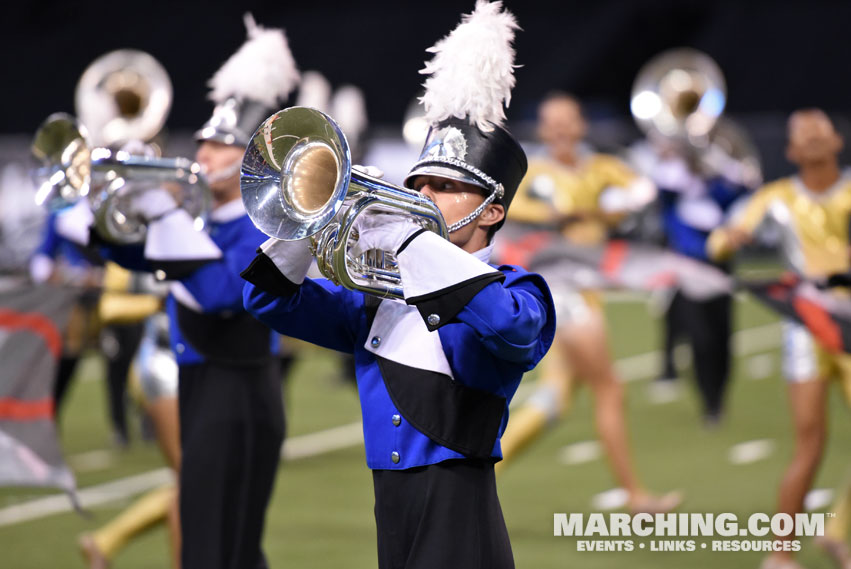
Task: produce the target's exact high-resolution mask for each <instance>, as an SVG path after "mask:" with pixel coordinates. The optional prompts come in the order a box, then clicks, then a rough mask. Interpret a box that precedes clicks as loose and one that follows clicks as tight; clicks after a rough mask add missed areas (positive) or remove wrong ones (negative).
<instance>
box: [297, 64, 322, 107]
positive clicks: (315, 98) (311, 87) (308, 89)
mask: <svg viewBox="0 0 851 569" xmlns="http://www.w3.org/2000/svg"><path fill="white" fill-rule="evenodd" d="M330 101H331V83H329V82H328V80H327V79H326V78H325V76H324V75H322V74H321V73H319V72H318V71H305V72H304V73H302V74H301V86H300V87H299V89H298V98H296V101H295V104H296V106H297V107H312V108H314V109H317V110H320V111H322V112H323V113H326V112H328V108H329V106H330V104H331V102H330Z"/></svg>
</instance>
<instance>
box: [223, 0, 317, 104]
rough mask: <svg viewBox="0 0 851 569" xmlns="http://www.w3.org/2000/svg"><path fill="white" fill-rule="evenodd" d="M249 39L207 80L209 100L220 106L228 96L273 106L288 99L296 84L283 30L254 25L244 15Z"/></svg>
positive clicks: (291, 55) (248, 16)
mask: <svg viewBox="0 0 851 569" xmlns="http://www.w3.org/2000/svg"><path fill="white" fill-rule="evenodd" d="M245 27H246V28H247V30H248V39H247V40H246V41H245V43H244V44H242V46H241V47H240V48H239V50H237V52H236V53H234V54H233V55H232V56H230V59H228V60H227V61H226V62H225V64H224V65H222V67H221V69H219V70H218V71H216V74H215V75H213V78H212V79H210V82H209V86H210V88H211V89H212V91H210V99H212V100H213V101H214V102H215V103H217V104H218V103H222V102H224V101H225V100H227V99H228V98H230V97H236V98H238V99H253V100H255V101H259V102H261V103H263V104H264V105H266V106H267V107H274V106H276V105H277V104H278V103H279V102H280V101H283V100H284V99H286V98H287V96H289V94H290V93H291V92H292V90H293V89H295V87H296V85H298V82H299V78H300V77H299V72H298V69H297V68H296V65H295V60H294V59H293V54H292V53H291V52H290V46H289V44H288V43H287V37H286V36H285V35H284V30H281V29H266V28H263V27H261V26H258V25H257V22H255V21H254V17H253V16H252V15H251V14H246V15H245Z"/></svg>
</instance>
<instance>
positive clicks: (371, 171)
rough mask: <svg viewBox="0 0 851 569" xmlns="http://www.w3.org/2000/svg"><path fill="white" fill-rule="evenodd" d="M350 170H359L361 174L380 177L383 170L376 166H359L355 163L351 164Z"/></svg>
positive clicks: (382, 174)
mask: <svg viewBox="0 0 851 569" xmlns="http://www.w3.org/2000/svg"><path fill="white" fill-rule="evenodd" d="M352 170H354V171H355V172H360V173H361V174H366V175H367V176H369V177H371V178H378V179H381V178H383V177H384V171H383V170H381V168H378V167H376V166H361V165H360V164H355V165H354V166H352Z"/></svg>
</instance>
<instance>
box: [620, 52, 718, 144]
mask: <svg viewBox="0 0 851 569" xmlns="http://www.w3.org/2000/svg"><path fill="white" fill-rule="evenodd" d="M630 99H631V100H630V110H631V111H632V115H633V116H634V117H635V120H636V122H637V123H638V126H639V127H641V129H642V130H644V131H645V132H648V133H651V134H659V135H661V136H662V137H664V138H666V139H675V140H681V141H684V142H687V143H689V144H692V145H697V146H699V145H701V144H703V143H704V141H705V140H706V137H708V135H709V133H710V132H711V131H712V129H713V127H714V126H715V123H716V122H717V121H718V118H719V117H720V116H721V113H723V112H724V107H725V106H726V103H727V88H726V85H725V83H724V76H723V74H722V73H721V69H720V68H719V67H718V65H717V64H716V63H715V61H713V60H712V58H711V57H709V56H708V55H706V54H705V53H701V52H699V51H697V50H694V49H688V48H681V49H674V50H670V51H666V52H664V53H662V54H660V55H657V56H656V57H654V58H653V59H651V60H650V61H649V62H647V63H646V64H645V65H644V66H643V67H642V68H641V70H640V71H639V72H638V76H637V77H636V79H635V82H634V83H633V85H632V96H631V98H630Z"/></svg>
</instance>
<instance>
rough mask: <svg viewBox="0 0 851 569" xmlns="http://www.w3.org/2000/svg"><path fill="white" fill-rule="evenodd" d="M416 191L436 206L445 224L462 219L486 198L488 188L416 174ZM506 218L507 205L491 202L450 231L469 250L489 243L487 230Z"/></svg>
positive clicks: (414, 186)
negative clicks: (477, 213)
mask: <svg viewBox="0 0 851 569" xmlns="http://www.w3.org/2000/svg"><path fill="white" fill-rule="evenodd" d="M413 188H414V190H416V191H418V192H420V193H422V194H423V195H424V196H426V197H427V198H429V199H430V200H431V201H433V202H434V203H435V205H437V208H438V209H439V210H440V213H442V214H443V219H444V220H445V221H446V225H452V224H453V223H456V222H458V221H461V220H462V219H464V218H465V217H467V216H468V215H470V214H471V213H472V212H473V211H475V210H476V208H477V207H479V206H480V205H482V202H483V201H485V190H484V189H483V188H480V187H479V186H475V185H473V184H468V183H466V182H459V181H457V180H451V179H449V178H442V177H440V176H417V177H416V178H414V183H413ZM503 217H505V208H503V207H502V206H501V205H499V204H490V205H488V206H487V207H486V208H485V210H484V211H483V212H482V214H481V215H479V217H477V218H476V219H474V220H473V221H472V222H470V223H468V224H467V225H465V226H464V227H462V228H460V229H458V230H457V231H453V232H452V233H450V234H449V240H450V241H452V243H454V244H455V245H457V246H459V247H461V248H462V249H464V250H465V251H468V252H470V253H472V252H474V251H478V250H479V249H481V248H483V247H484V246H485V245H487V231H488V228H489V227H490V226H491V225H494V224H495V223H499V222H500V221H501V220H502V218H503Z"/></svg>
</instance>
